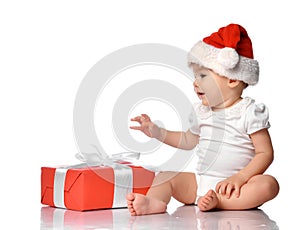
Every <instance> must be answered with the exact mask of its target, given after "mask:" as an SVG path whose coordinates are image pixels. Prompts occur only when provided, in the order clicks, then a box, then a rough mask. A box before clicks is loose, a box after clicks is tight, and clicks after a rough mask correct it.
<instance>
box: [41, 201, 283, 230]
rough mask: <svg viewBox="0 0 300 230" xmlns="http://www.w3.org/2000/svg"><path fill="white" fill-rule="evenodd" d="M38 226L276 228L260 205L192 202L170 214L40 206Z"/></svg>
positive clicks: (82, 227) (210, 228) (208, 229)
mask: <svg viewBox="0 0 300 230" xmlns="http://www.w3.org/2000/svg"><path fill="white" fill-rule="evenodd" d="M40 229H41V230H48V229H206V230H212V229H213V230H215V229H216V230H233V229H247V230H248V229H249V230H253V229H268V230H275V229H279V228H278V226H277V224H276V222H275V221H273V220H271V219H270V218H269V217H268V215H267V214H266V213H265V212H263V211H262V210H260V209H255V210H248V211H215V212H201V211H199V209H198V208H197V207H196V206H181V207H179V208H177V209H176V211H175V212H174V213H172V214H169V213H165V214H157V215H146V216H137V217H132V216H130V215H129V212H128V210H127V209H107V210H97V211H86V212H79V211H71V210H65V209H58V208H52V207H42V208H41V228H40Z"/></svg>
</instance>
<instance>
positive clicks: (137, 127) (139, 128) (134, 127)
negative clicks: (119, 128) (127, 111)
mask: <svg viewBox="0 0 300 230" xmlns="http://www.w3.org/2000/svg"><path fill="white" fill-rule="evenodd" d="M129 128H130V129H134V130H142V127H141V126H129Z"/></svg>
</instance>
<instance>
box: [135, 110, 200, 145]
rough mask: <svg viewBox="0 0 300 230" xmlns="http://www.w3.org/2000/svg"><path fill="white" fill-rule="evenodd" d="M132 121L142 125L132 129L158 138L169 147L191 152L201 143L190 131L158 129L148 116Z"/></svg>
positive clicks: (144, 115) (143, 115) (138, 117)
mask: <svg viewBox="0 0 300 230" xmlns="http://www.w3.org/2000/svg"><path fill="white" fill-rule="evenodd" d="M131 121H136V122H138V123H139V124H140V126H130V128H131V129H135V130H140V131H142V132H143V133H144V134H146V135H147V136H148V137H152V138H156V139H157V140H159V141H161V142H163V143H165V144H167V145H170V146H173V147H176V148H179V149H185V150H191V149H193V148H194V147H195V146H196V145H197V144H198V142H199V136H198V135H195V134H193V133H192V132H190V131H189V130H188V131H186V132H183V131H179V132H175V131H169V130H166V129H163V128H160V127H158V126H157V125H156V124H154V123H153V122H152V121H151V119H150V117H149V116H148V115H147V114H142V115H141V116H137V117H135V118H133V119H131Z"/></svg>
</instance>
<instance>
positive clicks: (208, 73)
mask: <svg viewBox="0 0 300 230" xmlns="http://www.w3.org/2000/svg"><path fill="white" fill-rule="evenodd" d="M188 63H189V66H190V67H191V68H192V70H193V72H194V75H195V81H194V83H193V86H194V90H195V93H196V94H197V95H198V97H199V99H200V102H199V103H198V104H197V105H196V106H195V108H194V111H195V113H196V119H194V120H193V122H192V125H191V127H190V128H189V129H188V130H187V131H185V132H184V131H179V132H175V131H169V130H166V129H163V128H160V127H158V126H157V125H156V124H154V123H153V122H152V121H151V119H150V117H149V116H148V115H146V114H142V115H141V116H137V117H135V118H133V119H131V120H132V121H135V122H138V123H139V126H131V127H130V128H131V129H135V130H140V131H142V132H143V133H144V134H146V135H147V136H149V137H151V138H156V139H158V140H159V141H161V142H163V143H165V144H167V145H170V146H173V147H176V148H180V149H185V150H191V149H194V148H195V147H197V148H196V151H197V156H198V158H199V161H198V166H197V175H195V174H194V173H184V172H180V173H178V172H160V173H159V174H158V175H157V176H156V177H155V179H154V181H153V184H152V186H151V187H150V189H149V191H148V193H147V195H146V196H144V195H141V194H136V193H130V194H128V195H127V197H126V198H127V203H128V209H129V212H130V213H131V215H133V216H134V215H146V214H154V213H163V212H166V210H167V204H168V203H169V201H170V199H171V197H174V198H175V199H176V200H178V201H180V202H182V203H184V204H197V205H198V207H199V209H200V210H201V211H208V210H212V209H223V210H245V209H251V208H255V207H258V206H260V205H262V204H263V203H265V202H267V201H269V200H271V199H273V198H274V197H275V196H276V195H277V194H278V192H279V184H278V182H277V181H276V179H275V178H274V177H272V176H270V175H265V174H264V172H265V171H266V170H267V168H268V167H269V166H270V164H271V163H272V161H273V147H272V142H271V138H270V135H269V132H268V128H269V127H270V124H269V121H268V118H269V115H268V109H267V107H266V106H265V105H264V104H255V101H254V100H253V99H251V98H249V97H245V98H243V97H242V93H243V90H244V89H245V88H246V87H247V86H248V85H255V84H256V83H257V82H258V75H259V66H258V62H257V61H256V60H254V59H253V51H252V43H251V40H250V38H249V37H248V34H247V31H246V30H245V29H244V28H243V27H242V26H240V25H237V24H230V25H228V26H226V27H222V28H220V29H219V30H218V31H217V32H215V33H212V34H211V35H210V36H209V37H206V38H204V39H203V41H200V42H198V43H197V44H195V46H194V47H193V48H192V49H191V51H190V53H189V56H188Z"/></svg>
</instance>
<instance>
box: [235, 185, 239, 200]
mask: <svg viewBox="0 0 300 230" xmlns="http://www.w3.org/2000/svg"><path fill="white" fill-rule="evenodd" d="M234 190H235V191H234V194H235V197H236V198H239V197H240V193H241V189H240V188H239V187H238V186H235V189H234Z"/></svg>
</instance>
